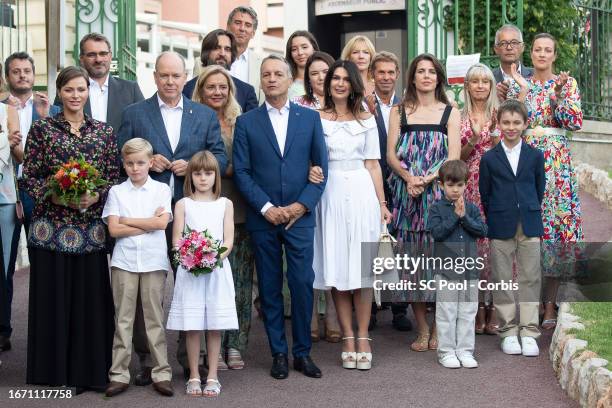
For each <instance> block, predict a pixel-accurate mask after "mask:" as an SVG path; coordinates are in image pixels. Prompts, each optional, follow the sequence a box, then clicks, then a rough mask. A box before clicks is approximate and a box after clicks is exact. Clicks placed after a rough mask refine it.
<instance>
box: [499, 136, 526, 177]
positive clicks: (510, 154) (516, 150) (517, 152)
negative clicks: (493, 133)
mask: <svg viewBox="0 0 612 408" xmlns="http://www.w3.org/2000/svg"><path fill="white" fill-rule="evenodd" d="M501 143H502V147H503V148H504V153H506V157H507V158H508V161H509V162H510V167H512V172H513V173H514V175H515V176H516V171H517V169H518V163H519V158H520V157H521V145H522V144H523V141H522V140H519V142H518V143H517V145H516V146H514V147H513V148H509V147H507V146H506V144H505V143H504V141H503V140H502V141H501Z"/></svg>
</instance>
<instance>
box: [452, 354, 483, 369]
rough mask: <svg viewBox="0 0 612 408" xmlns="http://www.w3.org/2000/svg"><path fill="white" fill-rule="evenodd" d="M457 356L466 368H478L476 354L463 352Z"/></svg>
mask: <svg viewBox="0 0 612 408" xmlns="http://www.w3.org/2000/svg"><path fill="white" fill-rule="evenodd" d="M457 358H458V359H459V361H460V362H461V365H462V366H463V367H465V368H476V367H478V361H476V359H475V358H474V356H473V355H471V354H462V355H460V356H457Z"/></svg>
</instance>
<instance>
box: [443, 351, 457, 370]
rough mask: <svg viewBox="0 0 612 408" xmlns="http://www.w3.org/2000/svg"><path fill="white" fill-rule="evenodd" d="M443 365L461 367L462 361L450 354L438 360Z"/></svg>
mask: <svg viewBox="0 0 612 408" xmlns="http://www.w3.org/2000/svg"><path fill="white" fill-rule="evenodd" d="M438 361H439V362H440V364H442V366H443V367H446V368H459V367H461V363H460V362H459V360H458V359H457V357H456V356H455V355H453V354H448V355H446V356H444V357H442V358H441V359H439V360H438Z"/></svg>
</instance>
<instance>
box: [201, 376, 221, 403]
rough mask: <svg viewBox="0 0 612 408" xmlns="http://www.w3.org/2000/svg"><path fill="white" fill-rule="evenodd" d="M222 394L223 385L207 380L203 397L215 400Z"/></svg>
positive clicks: (213, 380) (216, 381)
mask: <svg viewBox="0 0 612 408" xmlns="http://www.w3.org/2000/svg"><path fill="white" fill-rule="evenodd" d="M219 394H221V383H220V382H219V380H215V379H212V378H211V379H209V380H206V387H204V389H203V390H202V395H203V396H205V397H207V398H215V397H218V396H219Z"/></svg>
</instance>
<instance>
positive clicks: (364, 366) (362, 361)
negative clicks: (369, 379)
mask: <svg viewBox="0 0 612 408" xmlns="http://www.w3.org/2000/svg"><path fill="white" fill-rule="evenodd" d="M357 340H367V341H372V339H371V338H369V337H357ZM370 368H372V352H369V353H366V352H364V351H360V352H358V353H357V369H358V370H369V369H370Z"/></svg>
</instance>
